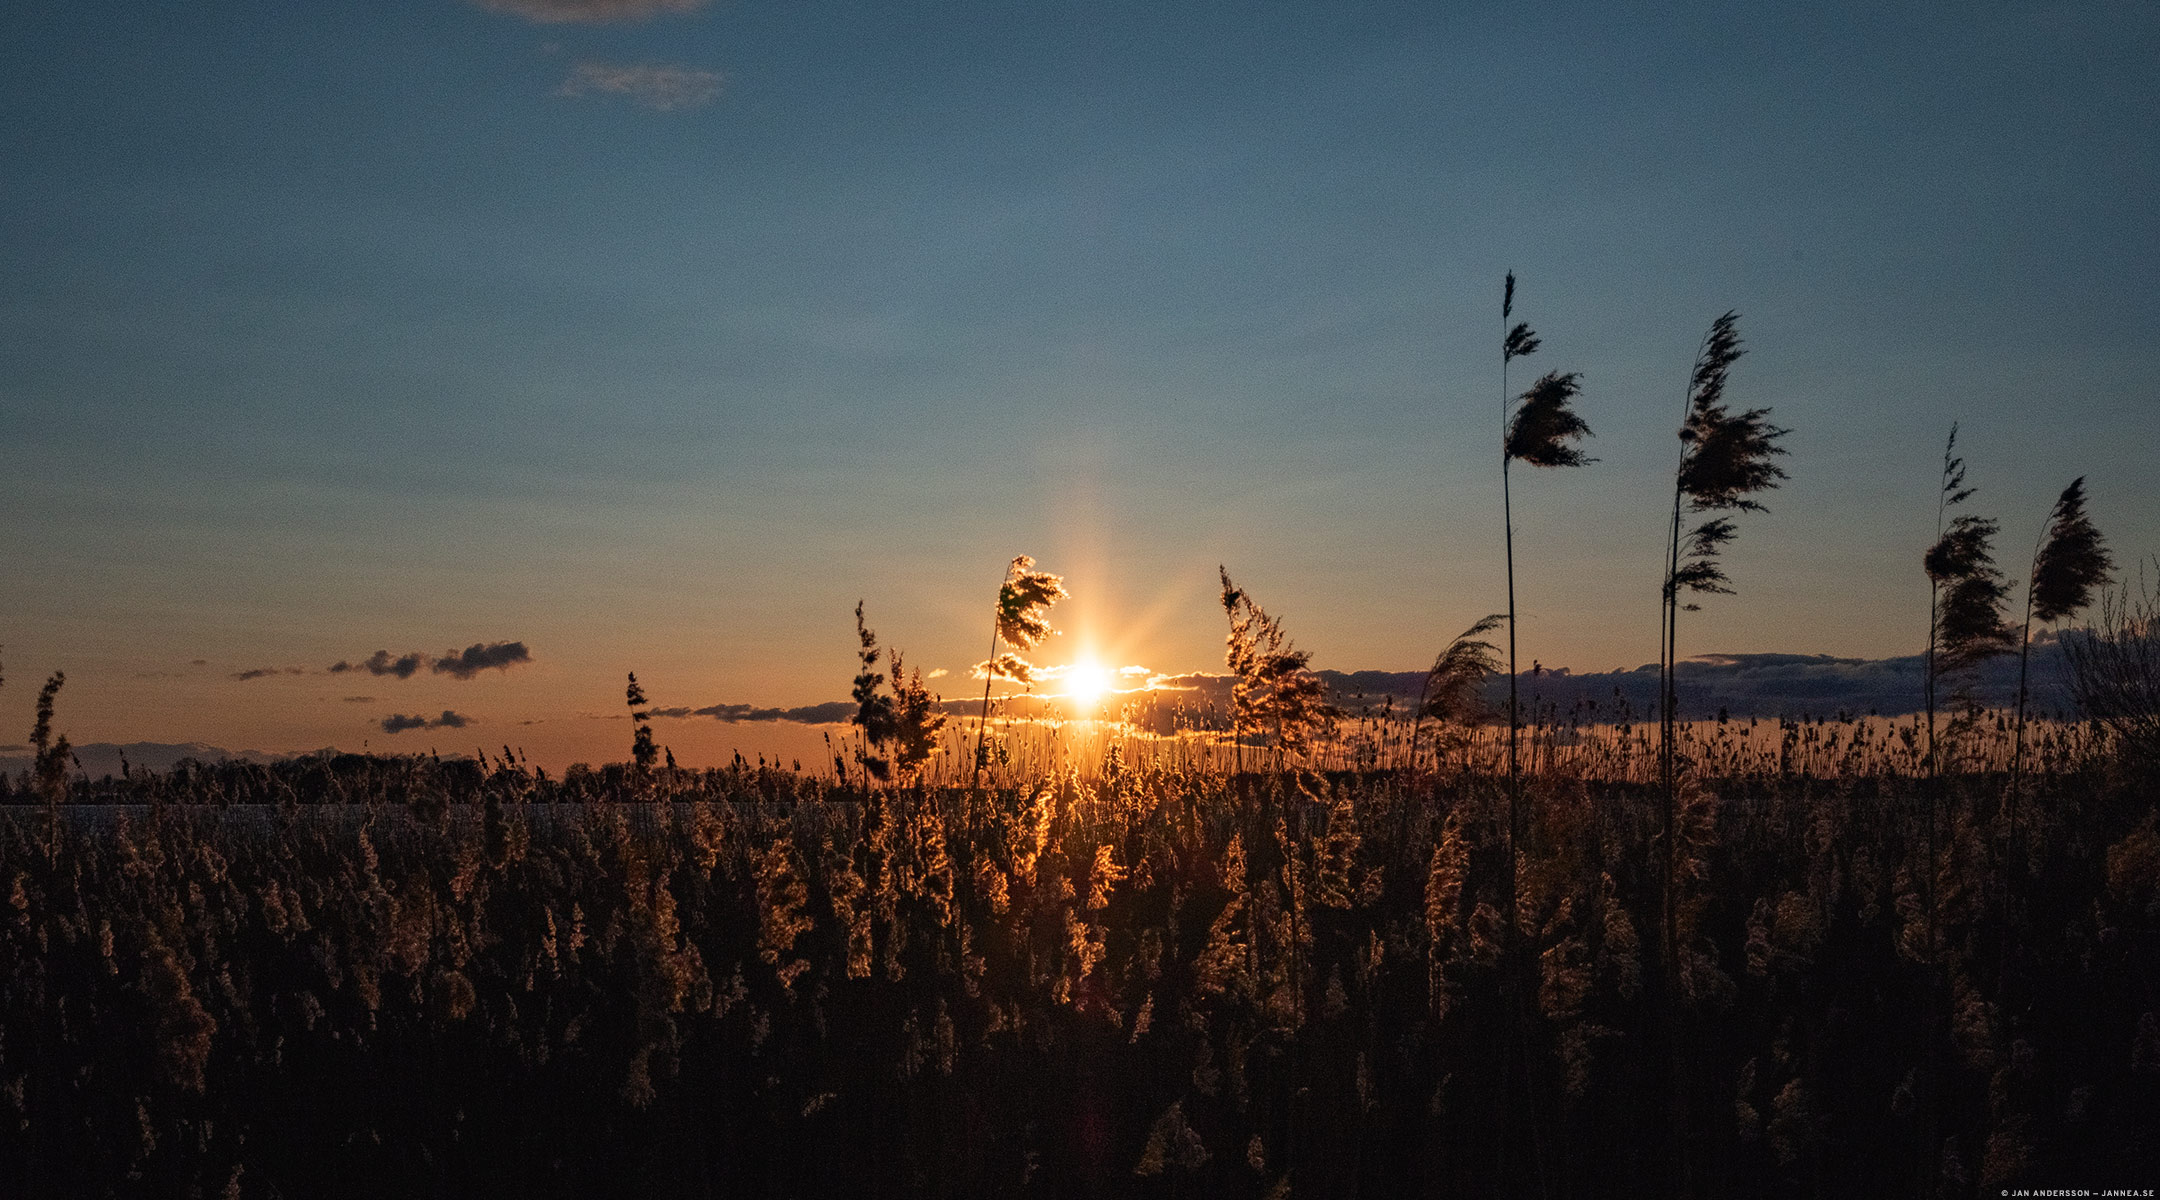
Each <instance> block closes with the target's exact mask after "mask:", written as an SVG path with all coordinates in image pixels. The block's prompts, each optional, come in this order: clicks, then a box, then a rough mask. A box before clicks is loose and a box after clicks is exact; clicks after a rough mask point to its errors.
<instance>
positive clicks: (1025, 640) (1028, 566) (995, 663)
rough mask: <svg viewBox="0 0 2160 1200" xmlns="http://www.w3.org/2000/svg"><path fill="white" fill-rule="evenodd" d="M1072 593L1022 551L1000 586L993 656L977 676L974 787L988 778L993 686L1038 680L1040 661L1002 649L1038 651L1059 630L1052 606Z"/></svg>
mask: <svg viewBox="0 0 2160 1200" xmlns="http://www.w3.org/2000/svg"><path fill="white" fill-rule="evenodd" d="M1069 594H1070V593H1068V592H1066V590H1065V581H1064V580H1063V579H1062V578H1060V577H1059V576H1056V575H1052V574H1050V573H1049V572H1048V571H1038V570H1036V569H1035V560H1034V559H1032V558H1029V557H1028V556H1027V555H1025V554H1021V555H1016V556H1015V557H1014V558H1013V560H1012V562H1011V563H1010V564H1009V565H1007V566H1006V568H1005V582H1004V583H1002V584H1000V585H999V586H998V598H997V612H996V614H995V616H994V617H993V618H992V620H991V624H990V657H989V659H988V660H986V661H984V662H981V663H977V664H976V666H975V672H976V674H978V675H980V676H982V681H983V704H982V716H981V717H979V718H977V719H976V722H975V775H974V779H973V780H972V781H971V782H970V783H969V785H968V786H969V787H971V788H972V787H974V786H975V785H976V784H979V783H981V782H982V769H983V764H984V762H985V760H986V759H987V757H988V749H989V742H988V737H989V728H990V687H991V684H992V683H994V682H995V681H997V680H999V679H1010V680H1012V681H1014V682H1015V683H1020V684H1027V683H1031V682H1033V681H1034V678H1035V668H1034V664H1032V663H1030V662H1028V661H1027V660H1026V659H1024V658H1022V657H1020V656H1019V655H1018V654H1009V653H1000V652H999V650H998V647H1000V646H1011V647H1013V648H1015V649H1017V650H1033V649H1034V648H1035V647H1037V646H1039V645H1041V644H1042V642H1043V639H1044V638H1047V637H1049V636H1050V634H1051V633H1052V632H1053V630H1052V629H1051V628H1050V606H1051V605H1053V604H1056V603H1057V602H1058V601H1060V600H1063V599H1064V598H1065V597H1066V596H1067V595H1069Z"/></svg>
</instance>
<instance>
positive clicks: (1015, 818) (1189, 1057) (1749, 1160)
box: [0, 718, 2160, 1197]
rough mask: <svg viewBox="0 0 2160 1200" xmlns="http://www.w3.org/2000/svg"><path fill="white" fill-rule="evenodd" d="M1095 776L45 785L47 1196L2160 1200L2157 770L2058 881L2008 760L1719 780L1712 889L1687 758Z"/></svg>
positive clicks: (172, 777) (352, 762)
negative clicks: (2020, 1199)
mask: <svg viewBox="0 0 2160 1200" xmlns="http://www.w3.org/2000/svg"><path fill="white" fill-rule="evenodd" d="M1084 724H1085V723H1081V722H1075V723H1072V724H1070V725H1066V726H1064V727H1062V728H1049V727H1040V728H1037V729H1036V730H1034V731H1033V732H1032V737H1033V740H1032V742H1029V741H1026V740H1025V739H1021V738H1019V737H1018V736H1017V735H1016V738H1015V740H1016V741H1021V742H1023V744H1022V745H1020V746H1019V747H1017V749H1016V751H1015V752H1014V753H1011V754H1008V755H1007V756H1006V761H1005V762H1004V763H1003V764H1002V765H998V764H993V765H992V766H991V767H990V769H988V770H987V771H985V772H983V773H982V777H981V778H980V780H979V782H977V783H975V784H974V785H972V786H971V785H970V784H969V783H968V782H966V781H965V780H954V779H950V778H944V779H940V778H935V777H932V776H930V775H927V774H926V776H925V777H923V778H919V779H915V780H910V781H907V782H898V781H894V782H887V783H877V782H875V781H873V782H872V783H871V784H870V785H868V786H865V785H864V784H863V782H862V781H861V780H860V779H859V778H853V779H848V780H842V779H840V778H838V777H836V776H834V775H832V774H829V773H827V774H811V773H806V772H798V771H796V770H791V769H781V768H778V767H774V766H771V765H755V764H738V765H736V766H734V767H732V768H728V769H721V770H705V771H690V770H682V769H675V770H671V769H668V768H666V767H656V768H652V769H650V770H643V771H641V770H638V769H637V768H636V767H635V765H634V764H633V765H632V766H629V767H623V766H617V767H611V768H605V769H602V770H599V771H590V770H573V771H572V772H569V773H568V774H566V775H565V776H564V777H561V778H551V777H549V776H548V775H546V774H545V773H543V772H539V771H535V770H531V769H528V768H527V767H525V766H524V765H522V764H520V763H519V762H517V761H516V760H515V756H514V755H509V754H505V755H504V756H502V757H496V758H487V757H483V758H482V759H480V760H477V761H476V760H470V759H460V760H451V761H435V760H433V759H430V758H369V757H359V756H344V757H337V758H316V759H303V760H295V761H291V762H286V763H281V764H276V765H271V766H257V765H248V764H240V763H233V764H224V765H215V766H206V765H198V764H184V765H183V766H182V767H180V768H177V769H175V770H174V771H172V772H169V773H162V774H144V773H140V772H137V773H134V774H133V775H132V777H130V778H126V779H107V780H105V781H102V782H97V783H92V782H90V781H88V780H85V779H80V778H78V779H76V780H75V781H73V782H71V783H69V784H67V785H66V787H65V788H64V789H63V790H62V791H60V792H57V793H56V792H54V791H51V790H49V789H48V790H46V791H44V792H43V793H42V794H40V793H38V792H37V791H36V790H35V789H34V788H27V787H26V788H24V789H23V790H20V791H17V792H15V793H13V794H12V795H11V796H10V797H9V798H10V799H11V800H12V801H14V803H12V804H10V805H8V806H6V807H5V808H4V810H0V812H4V819H0V864H4V865H5V866H4V872H0V888H4V889H5V892H6V907H5V909H4V910H0V1030H4V1035H5V1036H4V1041H0V1164H4V1170H5V1179H4V1190H5V1191H6V1192H7V1193H8V1194H11V1195H21V1196H48V1195H79V1196H93V1195H185V1194H201V1195H209V1196H218V1195H239V1196H253V1195H264V1196H301V1195H326V1196H327V1195H352V1196H380V1195H475V1194H500V1195H520V1196H536V1197H537V1196H589V1195H600V1194H664V1195H710V1196H732V1195H818V1194H831V1195H893V1196H977V1195H981V1196H989V1195H1013V1194H1032V1195H1045V1196H1062V1195H1128V1194H1130V1195H1158V1194H1159V1195H1251V1196H1283V1195H1293V1194H1296V1195H1321V1196H1336V1195H1355V1194H1366V1195H1435V1196H1442V1195H1521V1196H1531V1195H1536V1196H1606V1195H1623V1194H1640V1195H1671V1194H1690V1195H1705V1196H1714V1195H1743V1194H1746V1195H1794V1196H1815V1195H1889V1194H1903V1195H1951V1196H1957V1195H1977V1194H1982V1193H1985V1194H1990V1195H1992V1194H1995V1193H1996V1192H1997V1191H1998V1190H1999V1189H2000V1188H2003V1187H2006V1186H2012V1185H2014V1184H2015V1183H2016V1181H2019V1180H2025V1179H2031V1178H2049V1179H2056V1180H2060V1179H2063V1178H2067V1177H2076V1178H2091V1179H2095V1180H2096V1181H2097V1180H2109V1179H2113V1180H2119V1181H2123V1182H2122V1183H2121V1184H2120V1186H2130V1185H2131V1183H2132V1182H2134V1181H2139V1180H2150V1179H2151V1178H2152V1177H2153V1173H2154V1171H2155V1169H2156V1167H2160V833H2156V830H2155V826H2154V801H2153V797H2154V789H2153V782H2152V775H2151V774H2150V768H2149V765H2148V764H2145V763H2144V762H2143V760H2140V759H2138V758H2136V757H2135V756H2133V755H2130V754H2127V753H2125V752H2124V747H2123V746H2122V745H2121V743H2120V742H2119V740H2117V739H2114V738H2112V737H2111V736H2110V735H2109V734H2108V732H2107V730H2106V729H2105V728H2103V727H2100V726H2097V725H2092V724H2082V725H2059V726H2050V727H2048V728H2045V729H2043V730H2042V731H2041V732H2040V733H2039V736H2038V737H2037V738H2035V739H2034V745H2033V746H2032V747H2031V748H2030V749H2029V751H2028V752H2029V753H2030V755H2031V761H2030V763H2029V765H2028V767H2027V770H2026V774H2025V779H2024V785H2023V786H2024V789H2025V795H2024V801H2023V804H2022V806H2021V807H2020V809H2019V817H2018V821H2019V825H2018V828H2017V830H2016V836H2015V839H2014V841H2013V838H2012V836H2011V832H2012V831H2011V830H2010V828H2009V827H2008V825H2007V820H2008V817H2009V810H2008V809H2007V807H2006V805H2005V804H2004V803H2003V801H2004V798H2005V796H2006V795H2007V794H2008V791H2007V789H2008V775H2007V773H2006V766H2005V763H2004V761H2003V759H2004V754H2005V751H2004V741H2005V738H2004V736H2003V735H2001V734H1998V733H1996V732H1995V728H1994V723H1993V722H1992V721H1981V722H1979V723H1978V724H1977V725H1975V726H1974V727H1972V728H1971V729H1969V730H1967V731H1966V732H1964V733H1961V734H1960V737H1959V740H1958V743H1957V749H1958V753H1956V754H1955V755H1952V756H1945V758H1946V761H1945V763H1944V764H1943V766H1942V768H1941V769H1939V770H1937V771H1936V772H1935V773H1934V774H1932V775H1930V774H1928V773H1927V772H1926V771H1925V770H1924V764H1923V762H1922V761H1921V758H1920V757H1919V756H1918V755H1917V754H1916V752H1915V750H1914V748H1913V747H1914V745H1915V743H1916V741H1917V739H1916V738H1914V737H1912V736H1909V735H1910V734H1911V733H1912V731H1913V723H1912V722H1909V721H1908V722H1905V723H1903V724H1902V725H1899V724H1898V723H1894V722H1880V721H1878V722H1874V723H1869V722H1864V721H1856V722H1850V723H1845V724H1842V725H1841V724H1839V723H1835V722H1832V723H1826V724H1821V725H1817V724H1808V725H1804V726H1800V725H1790V726H1783V727H1781V726H1780V725H1779V723H1776V722H1763V723H1757V724H1756V726H1755V728H1754V730H1753V731H1752V733H1750V731H1749V728H1748V723H1747V722H1739V721H1736V722H1731V723H1729V724H1723V725H1720V724H1718V723H1709V722H1706V723H1701V724H1697V725H1691V726H1684V727H1683V731H1684V734H1685V735H1686V736H1685V737H1684V739H1683V742H1682V746H1681V753H1680V757H1681V759H1682V762H1683V767H1684V769H1683V772H1682V785H1681V787H1680V789H1679V791H1678V794H1677V801H1678V811H1677V814H1676V816H1677V821H1676V824H1675V828H1676V830H1677V834H1678V836H1677V840H1676V843H1675V844H1674V845H1673V846H1672V850H1673V851H1674V863H1675V868H1674V870H1673V872H1672V875H1671V884H1670V887H1669V888H1668V887H1666V886H1665V884H1664V882H1663V880H1662V878H1661V876H1662V872H1661V870H1660V869H1659V864H1660V863H1662V862H1663V861H1664V852H1665V847H1664V846H1663V845H1662V844H1661V838H1662V831H1663V828H1664V821H1665V809H1666V795H1665V793H1664V792H1663V791H1662V790H1661V789H1660V788H1659V787H1658V785H1657V782H1656V781H1657V777H1658V755H1657V753H1656V749H1655V746H1654V745H1653V744H1651V743H1650V742H1648V741H1646V740H1645V739H1644V738H1643V736H1642V734H1641V732H1640V730H1626V731H1623V730H1622V729H1620V728H1618V727H1611V726H1606V727H1592V728H1578V729H1573V730H1568V729H1563V728H1537V727H1532V728H1530V729H1528V730H1526V731H1525V733H1526V734H1527V735H1528V736H1527V737H1526V738H1525V741H1526V743H1527V744H1528V745H1529V746H1531V747H1534V749H1532V750H1531V751H1530V752H1529V753H1528V754H1526V755H1525V756H1524V763H1525V766H1526V768H1527V769H1526V770H1525V771H1524V772H1523V773H1522V775H1521V777H1520V780H1519V783H1517V784H1512V785H1511V783H1510V781H1509V779H1508V777H1507V776H1506V774H1505V773H1504V772H1503V771H1501V770H1498V769H1496V768H1497V765H1498V759H1499V758H1500V756H1501V755H1503V754H1504V751H1503V750H1500V749H1499V748H1498V747H1497V745H1496V742H1497V739H1496V738H1495V737H1494V736H1493V733H1492V731H1490V730H1486V731H1484V732H1483V733H1482V734H1481V736H1480V737H1479V738H1478V739H1477V740H1476V741H1474V742H1467V743H1466V744H1465V745H1463V746H1461V747H1459V748H1458V749H1457V752H1456V753H1455V754H1453V755H1443V756H1442V757H1441V760H1440V761H1437V762H1435V761H1433V760H1432V759H1431V758H1430V757H1429V756H1428V757H1426V758H1424V759H1421V760H1419V761H1417V762H1414V763H1410V762H1399V763H1397V762H1387V761H1381V762H1377V763H1376V762H1372V761H1367V762H1365V763H1363V764H1359V763H1357V762H1355V761H1351V760H1355V759H1356V758H1357V756H1358V755H1359V753H1360V751H1359V749H1358V747H1359V745H1360V744H1361V741H1360V739H1361V736H1362V738H1363V739H1364V741H1366V742H1374V741H1376V742H1378V743H1379V744H1380V745H1381V746H1382V747H1383V749H1382V750H1381V752H1380V753H1381V755H1382V756H1383V759H1384V756H1385V753H1386V751H1385V747H1386V746H1387V744H1388V739H1389V738H1390V737H1393V738H1394V739H1396V741H1397V742H1398V743H1399V742H1400V741H1401V740H1402V739H1403V738H1405V737H1407V736H1409V733H1408V730H1407V729H1390V728H1387V727H1386V723H1385V722H1382V721H1380V720H1378V719H1373V718H1368V719H1367V720H1366V721H1364V722H1363V726H1364V728H1363V729H1362V731H1361V730H1360V729H1358V728H1357V724H1356V723H1350V724H1347V725H1346V727H1345V732H1343V733H1342V734H1341V735H1340V736H1339V739H1338V740H1339V743H1340V744H1339V745H1338V746H1336V747H1335V753H1338V754H1341V755H1344V756H1347V758H1346V761H1338V762H1321V763H1319V764H1317V765H1314V766H1290V767H1283V766H1278V765H1275V764H1271V763H1270V764H1258V765H1256V764H1254V763H1252V762H1248V764H1247V767H1248V769H1247V770H1246V771H1245V772H1244V773H1236V772H1233V771H1232V770H1231V769H1229V768H1228V766H1227V765H1226V764H1225V763H1223V762H1221V761H1219V759H1220V756H1221V754H1222V753H1223V751H1224V749H1225V747H1224V746H1223V744H1222V742H1221V740H1220V739H1217V740H1213V741H1208V740H1205V739H1202V738H1198V737H1193V736H1188V737H1184V738H1165V739H1151V740H1137V739H1126V740H1123V741H1120V740H1117V739H1115V738H1111V739H1109V740H1108V742H1107V744H1104V742H1103V735H1102V733H1101V731H1100V730H1099V729H1096V730H1083V729H1082V728H1081V726H1082V725H1084ZM1772 734H1774V735H1775V736H1770V735H1772ZM1087 736H1093V737H1095V738H1096V739H1097V741H1096V744H1095V745H1094V747H1093V751H1094V752H1093V753H1083V751H1085V750H1087V749H1088V745H1087ZM1211 755H1212V756H1213V757H1212V758H1211V757H1210V756H1211ZM941 757H945V756H941ZM1255 757H1257V755H1256V756H1255ZM946 766H947V768H948V769H949V768H950V763H949V762H948V763H947V764H946ZM964 773H965V772H962V774H964ZM23 782H24V783H25V784H28V783H31V782H32V781H28V780H25V781H23ZM1511 797H1519V803H1520V806H1521V810H1522V811H1521V814H1520V818H1519V819H1520V825H1519V827H1518V828H1519V831H1520V837H1519V838H1518V839H1517V844H1516V849H1515V861H1514V862H1513V863H1512V864H1511V863H1510V862H1508V861H1507V854H1506V849H1507V845H1508V841H1509V817H1508V812H1509V809H1510V803H1509V802H1510V799H1511ZM2013 845H2014V846H2015V853H2014V854H2012V853H2010V849H2011V847H2012V846H2013ZM1511 865H1512V867H1513V870H1512V872H1511V871H1510V867H1511ZM1511 888H1512V889H1513V897H1512V901H1510V897H1509V891H1510V889H1511ZM1668 922H1669V926H1670V932H1669V935H1667V934H1666V933H1664V932H1662V931H1664V930H1665V929H1666V928H1667V924H1668ZM2094 1186H2096V1187H2104V1186H2117V1185H2115V1184H2107V1183H2099V1182H2096V1183H2095V1185H2094ZM2138 1186H2142V1184H2138Z"/></svg>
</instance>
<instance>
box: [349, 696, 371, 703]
mask: <svg viewBox="0 0 2160 1200" xmlns="http://www.w3.org/2000/svg"><path fill="white" fill-rule="evenodd" d="M345 703H347V704H373V703H375V697H373V696H347V697H345Z"/></svg>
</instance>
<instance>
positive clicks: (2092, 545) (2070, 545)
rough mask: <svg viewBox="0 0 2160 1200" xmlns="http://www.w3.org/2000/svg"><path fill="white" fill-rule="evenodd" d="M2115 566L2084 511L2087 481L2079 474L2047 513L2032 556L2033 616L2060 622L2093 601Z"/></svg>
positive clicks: (2098, 531)
mask: <svg viewBox="0 0 2160 1200" xmlns="http://www.w3.org/2000/svg"><path fill="white" fill-rule="evenodd" d="M2114 566H2115V560H2114V559H2113V558H2111V557H2110V556H2109V555H2108V552H2107V544H2106V543H2105V542H2104V541H2102V540H2101V537H2100V530H2099V529H2098V528H2096V527H2095V526H2094V525H2093V523H2092V520H2091V519H2090V518H2088V517H2087V516H2086V515H2085V479H2084V477H2083V476H2079V477H2078V478H2077V479H2074V480H2072V481H2071V482H2070V486H2069V487H2066V488H2064V489H2063V493H2062V495H2061V496H2060V497H2058V498H2057V499H2056V501H2055V507H2054V509H2053V510H2052V511H2050V512H2049V513H2048V526H2047V535H2046V540H2045V541H2044V542H2042V543H2041V546H2040V553H2039V554H2038V555H2036V556H2035V557H2034V558H2033V577H2032V604H2033V616H2035V617H2038V618H2039V619H2040V620H2042V621H2047V622H2054V621H2059V620H2061V619H2063V618H2064V617H2067V616H2069V615H2070V614H2071V613H2074V612H2076V611H2077V610H2078V609H2081V608H2083V607H2085V606H2086V605H2088V604H2091V603H2092V599H2093V593H2094V592H2095V591H2097V590H2098V589H2099V588H2101V587H2104V586H2106V584H2107V581H2108V572H2109V571H2110V570H2112V569H2113V568H2114Z"/></svg>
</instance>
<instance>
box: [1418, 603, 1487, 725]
mask: <svg viewBox="0 0 2160 1200" xmlns="http://www.w3.org/2000/svg"><path fill="white" fill-rule="evenodd" d="M1506 621H1507V615H1506V614H1505V613H1491V614H1489V615H1487V616H1484V617H1480V618H1478V620H1477V623H1476V624H1474V625H1472V626H1470V628H1468V629H1465V630H1463V631H1462V632H1461V633H1460V634H1458V635H1456V637H1455V640H1454V641H1452V642H1449V643H1448V647H1447V649H1445V650H1442V651H1441V652H1440V656H1439V657H1438V658H1435V659H1434V660H1433V665H1432V670H1430V671H1427V672H1426V673H1425V699H1424V701H1423V703H1422V707H1421V709H1420V711H1419V714H1418V715H1420V716H1427V717H1434V718H1437V719H1439V720H1442V721H1451V722H1454V723H1455V724H1458V725H1468V724H1471V723H1473V722H1476V721H1479V720H1482V719H1483V718H1484V717H1485V716H1486V715H1487V714H1486V712H1485V701H1484V696H1483V694H1482V693H1483V690H1484V686H1485V677H1486V676H1488V675H1491V674H1494V673H1496V672H1498V671H1500V670H1501V669H1502V668H1503V664H1502V663H1501V661H1500V649H1499V647H1497V646H1495V645H1493V644H1492V643H1491V642H1489V641H1486V640H1485V635H1487V634H1489V633H1492V632H1493V631H1494V630H1496V629H1499V628H1500V627H1501V626H1502V625H1503V624H1505V623H1506Z"/></svg>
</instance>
